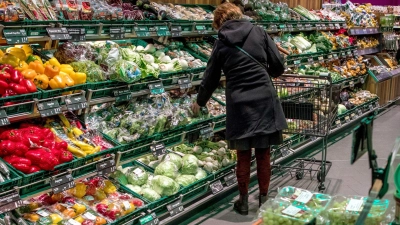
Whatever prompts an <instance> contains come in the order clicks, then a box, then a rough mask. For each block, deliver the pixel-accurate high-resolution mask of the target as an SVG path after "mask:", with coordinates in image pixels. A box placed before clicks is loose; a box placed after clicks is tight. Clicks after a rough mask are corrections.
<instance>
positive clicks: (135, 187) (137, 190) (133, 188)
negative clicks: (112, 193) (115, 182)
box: [125, 184, 142, 195]
mask: <svg viewBox="0 0 400 225" xmlns="http://www.w3.org/2000/svg"><path fill="white" fill-rule="evenodd" d="M125 186H126V187H127V188H129V189H131V190H132V191H133V192H135V193H137V194H139V195H141V194H142V188H141V187H140V186H137V185H132V184H127V185H125Z"/></svg>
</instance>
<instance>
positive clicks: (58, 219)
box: [50, 213, 63, 224]
mask: <svg viewBox="0 0 400 225" xmlns="http://www.w3.org/2000/svg"><path fill="white" fill-rule="evenodd" d="M50 219H51V222H52V223H53V224H57V223H59V222H61V221H62V220H63V218H62V217H61V216H60V215H58V214H56V213H53V214H50Z"/></svg>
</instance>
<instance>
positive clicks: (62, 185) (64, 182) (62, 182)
mask: <svg viewBox="0 0 400 225" xmlns="http://www.w3.org/2000/svg"><path fill="white" fill-rule="evenodd" d="M50 186H51V188H52V189H53V193H54V194H57V193H60V192H63V191H66V190H69V189H71V188H73V187H75V181H74V178H73V177H72V175H71V174H67V175H64V176H60V177H56V178H53V179H51V180H50Z"/></svg>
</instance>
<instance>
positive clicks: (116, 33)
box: [110, 27, 125, 40]
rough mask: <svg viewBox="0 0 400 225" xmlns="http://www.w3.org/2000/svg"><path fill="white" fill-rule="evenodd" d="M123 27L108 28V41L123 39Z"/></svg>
mask: <svg viewBox="0 0 400 225" xmlns="http://www.w3.org/2000/svg"><path fill="white" fill-rule="evenodd" d="M124 38H125V27H110V39H113V40H116V39H124Z"/></svg>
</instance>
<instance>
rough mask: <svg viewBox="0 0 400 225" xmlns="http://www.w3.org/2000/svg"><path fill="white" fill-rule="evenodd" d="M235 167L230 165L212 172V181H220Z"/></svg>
mask: <svg viewBox="0 0 400 225" xmlns="http://www.w3.org/2000/svg"><path fill="white" fill-rule="evenodd" d="M235 167H236V164H231V165H229V166H226V167H224V168H221V169H220V170H218V171H216V172H214V173H213V174H212V175H213V180H217V179H221V178H223V177H224V176H226V175H228V174H230V173H232V171H233V169H234V168H235Z"/></svg>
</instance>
